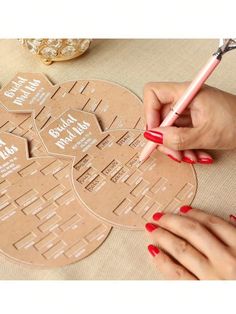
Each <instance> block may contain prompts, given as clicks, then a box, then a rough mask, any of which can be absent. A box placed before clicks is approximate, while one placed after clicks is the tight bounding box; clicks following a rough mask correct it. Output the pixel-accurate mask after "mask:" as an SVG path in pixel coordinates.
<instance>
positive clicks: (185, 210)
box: [179, 205, 192, 214]
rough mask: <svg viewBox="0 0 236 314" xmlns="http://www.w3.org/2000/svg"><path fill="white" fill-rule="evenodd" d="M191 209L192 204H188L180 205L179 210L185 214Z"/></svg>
mask: <svg viewBox="0 0 236 314" xmlns="http://www.w3.org/2000/svg"><path fill="white" fill-rule="evenodd" d="M190 209H192V207H191V206H188V205H184V206H182V207H180V209H179V211H180V212H181V213H183V214H186V213H187V212H188V211H190Z"/></svg>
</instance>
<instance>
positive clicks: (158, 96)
mask: <svg viewBox="0 0 236 314" xmlns="http://www.w3.org/2000/svg"><path fill="white" fill-rule="evenodd" d="M183 85H184V84H180V83H152V82H150V83H148V84H146V85H145V87H144V95H143V102H144V110H145V115H146V123H147V128H148V129H153V128H156V127H158V126H159V125H160V123H161V115H160V111H161V109H162V106H163V105H167V104H174V103H175V102H176V100H177V99H178V97H179V96H180V95H179V94H180V91H181V90H182V89H183ZM183 90H184V89H183Z"/></svg>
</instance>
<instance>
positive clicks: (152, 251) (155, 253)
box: [148, 244, 160, 257]
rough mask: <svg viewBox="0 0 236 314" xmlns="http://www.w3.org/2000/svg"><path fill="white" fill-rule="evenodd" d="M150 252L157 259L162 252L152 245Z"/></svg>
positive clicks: (149, 247) (149, 248)
mask: <svg viewBox="0 0 236 314" xmlns="http://www.w3.org/2000/svg"><path fill="white" fill-rule="evenodd" d="M148 251H149V252H150V254H151V255H152V256H153V257H155V256H156V255H157V254H158V253H159V252H160V251H159V250H158V248H157V247H156V246H154V245H152V244H150V245H149V246H148Z"/></svg>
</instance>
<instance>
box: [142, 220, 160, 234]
mask: <svg viewBox="0 0 236 314" xmlns="http://www.w3.org/2000/svg"><path fill="white" fill-rule="evenodd" d="M145 228H146V230H147V231H148V232H152V231H154V230H156V229H157V228H158V227H157V226H156V225H154V224H152V223H150V222H148V223H147V224H146V225H145Z"/></svg>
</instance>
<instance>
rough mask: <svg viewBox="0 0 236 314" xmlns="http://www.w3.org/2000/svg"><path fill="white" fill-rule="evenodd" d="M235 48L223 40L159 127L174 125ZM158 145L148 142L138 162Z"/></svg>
mask: <svg viewBox="0 0 236 314" xmlns="http://www.w3.org/2000/svg"><path fill="white" fill-rule="evenodd" d="M234 48H236V40H234V39H225V40H223V45H221V46H220V47H219V48H218V50H217V51H216V52H215V53H214V54H213V55H212V57H211V58H210V59H209V60H208V62H207V63H206V65H205V66H204V67H203V68H202V69H201V70H200V71H199V73H198V74H197V76H196V77H195V79H194V80H193V81H192V82H191V84H190V85H189V87H188V88H187V89H186V91H185V92H184V94H183V95H182V97H181V98H180V99H179V100H178V101H177V103H176V104H175V105H174V106H173V108H171V110H170V112H169V113H168V115H167V116H166V117H165V119H164V120H163V122H162V123H161V125H160V127H166V126H171V125H173V124H174V122H175V121H176V119H178V117H179V116H180V114H181V113H182V112H183V111H184V110H185V109H186V108H187V106H188V105H189V104H190V103H191V101H192V100H193V98H194V97H195V96H196V94H197V93H198V92H199V90H200V89H201V87H202V85H203V84H204V83H205V81H206V80H207V79H208V77H209V76H210V75H211V73H212V72H213V71H214V70H215V68H216V67H217V65H218V64H219V63H220V61H221V59H222V56H223V54H224V53H225V52H227V51H229V50H231V49H234ZM157 146H158V144H156V143H154V142H151V141H148V142H147V144H146V145H145V147H144V148H143V150H142V151H141V153H140V155H139V160H140V161H141V162H142V161H145V160H146V159H147V158H148V157H149V156H150V155H151V153H152V152H153V151H154V150H155V149H156V148H157ZM168 150H169V152H170V154H172V155H173V150H171V149H168Z"/></svg>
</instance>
